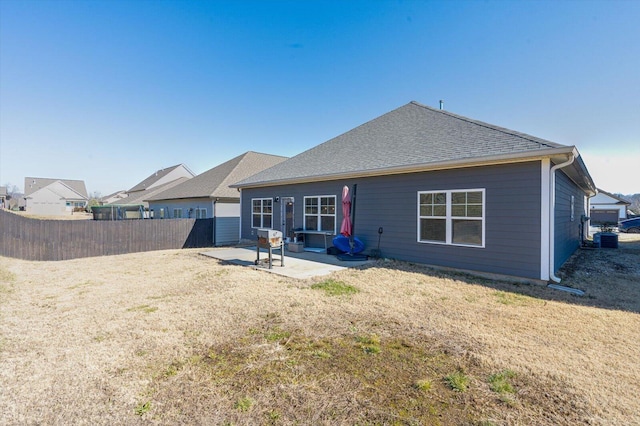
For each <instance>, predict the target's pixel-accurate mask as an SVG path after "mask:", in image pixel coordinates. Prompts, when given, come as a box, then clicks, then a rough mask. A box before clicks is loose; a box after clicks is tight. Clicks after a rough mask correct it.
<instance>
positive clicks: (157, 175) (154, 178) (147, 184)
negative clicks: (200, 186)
mask: <svg viewBox="0 0 640 426" xmlns="http://www.w3.org/2000/svg"><path fill="white" fill-rule="evenodd" d="M180 167H182V168H183V169H184V170H185V171H187V172H188V173H189V174H191V177H193V176H195V175H194V174H193V172H192V171H191V170H189V168H187V166H185V165H184V164H177V165H175V166H171V167H167V168H164V169H160V170H158V171H156V172H154V173H153V174H151V175H150V176H149V177H147V178H146V179H144V180H143V181H142V182H140V183H138V184H137V185H135V186H134V187H133V188H131V189H130V190H128V191H127V192H137V191H144V190H147V189H149V188H152V187H153V186H154V185H155V184H157V183H158V182H160V181H161V180H162V179H163V178H164V177H165V176H167V175H168V174H170V173H171V172H173V171H174V170H177V169H178V168H180Z"/></svg>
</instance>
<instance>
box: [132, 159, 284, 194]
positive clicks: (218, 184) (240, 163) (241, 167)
mask: <svg viewBox="0 0 640 426" xmlns="http://www.w3.org/2000/svg"><path fill="white" fill-rule="evenodd" d="M286 159H287V157H281V156H279V155H271V154H262V153H258V152H253V151H249V152H245V153H244V154H242V155H239V156H237V157H235V158H232V159H231V160H229V161H227V162H225V163H222V164H220V165H219V166H216V167H214V168H212V169H209V170H207V171H206V172H204V173H201V174H199V175H198V176H196V177H194V178H192V179H189V180H188V181H186V182H183V183H181V184H180V185H177V186H174V187H173V188H171V189H168V190H166V191H162V192H161V193H159V194H157V195H153V196H148V195H147V196H146V197H145V200H146V201H160V200H175V199H185V198H203V197H205V198H240V193H239V192H238V190H237V189H235V188H230V187H229V185H231V184H233V183H236V182H238V181H240V180H242V179H245V178H247V177H249V176H251V175H253V174H255V173H258V172H260V171H262V170H265V169H268V168H269V167H272V166H275V165H276V164H279V163H282V162H283V161H285V160H286Z"/></svg>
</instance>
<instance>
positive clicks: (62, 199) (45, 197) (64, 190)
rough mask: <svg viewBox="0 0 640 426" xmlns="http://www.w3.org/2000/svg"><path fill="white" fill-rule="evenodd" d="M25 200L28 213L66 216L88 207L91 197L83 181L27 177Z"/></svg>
mask: <svg viewBox="0 0 640 426" xmlns="http://www.w3.org/2000/svg"><path fill="white" fill-rule="evenodd" d="M45 181H52V182H50V183H49V182H45ZM27 182H29V185H27ZM72 185H73V187H72ZM24 200H25V210H26V212H27V213H30V214H34V215H39V216H65V215H72V214H73V211H74V210H79V209H84V208H86V207H87V203H88V201H89V197H88V196H87V190H86V188H85V186H84V182H83V181H69V180H53V179H39V178H26V179H25V195H24Z"/></svg>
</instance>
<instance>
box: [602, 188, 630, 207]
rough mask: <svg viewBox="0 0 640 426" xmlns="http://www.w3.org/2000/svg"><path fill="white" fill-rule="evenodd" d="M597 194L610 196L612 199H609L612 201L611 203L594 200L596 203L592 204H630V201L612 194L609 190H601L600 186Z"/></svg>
mask: <svg viewBox="0 0 640 426" xmlns="http://www.w3.org/2000/svg"><path fill="white" fill-rule="evenodd" d="M598 194H604V195H606V196H608V197H610V198H612V199H613V200H611V201H614V202H613V203H598V202H596V203H593V204H624V205H625V206H630V205H631V203H630V202H628V201H627V200H624V199H622V198H620V197H618V196H617V195H614V194H612V193H610V192H607V191H604V190H602V189H600V188H598Z"/></svg>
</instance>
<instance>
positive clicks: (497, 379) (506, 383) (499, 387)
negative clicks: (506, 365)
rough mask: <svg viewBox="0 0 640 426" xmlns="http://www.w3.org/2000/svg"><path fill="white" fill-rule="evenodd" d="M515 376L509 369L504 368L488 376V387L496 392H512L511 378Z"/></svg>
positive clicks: (513, 390)
mask: <svg viewBox="0 0 640 426" xmlns="http://www.w3.org/2000/svg"><path fill="white" fill-rule="evenodd" d="M514 377H516V373H514V372H513V371H511V370H504V371H502V372H500V373H496V374H492V375H491V376H489V388H491V390H492V391H494V392H497V393H500V394H502V393H514V392H515V389H514V387H513V384H512V383H511V379H513V378H514Z"/></svg>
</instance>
